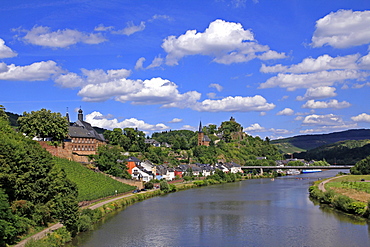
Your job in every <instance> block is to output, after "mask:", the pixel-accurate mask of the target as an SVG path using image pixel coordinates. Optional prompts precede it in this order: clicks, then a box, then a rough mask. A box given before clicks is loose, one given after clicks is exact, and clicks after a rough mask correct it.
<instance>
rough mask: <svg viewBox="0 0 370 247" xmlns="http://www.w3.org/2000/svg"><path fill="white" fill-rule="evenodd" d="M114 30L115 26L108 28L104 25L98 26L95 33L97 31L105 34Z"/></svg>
mask: <svg viewBox="0 0 370 247" xmlns="http://www.w3.org/2000/svg"><path fill="white" fill-rule="evenodd" d="M113 29H114V27H113V26H109V27H106V26H104V25H103V24H99V25H98V26H96V27H95V28H94V31H97V32H105V31H110V30H113Z"/></svg>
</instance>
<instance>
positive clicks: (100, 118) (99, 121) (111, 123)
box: [86, 111, 169, 131]
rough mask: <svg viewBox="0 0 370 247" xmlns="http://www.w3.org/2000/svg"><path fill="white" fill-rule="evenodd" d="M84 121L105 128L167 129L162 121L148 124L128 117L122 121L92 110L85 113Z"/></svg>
mask: <svg viewBox="0 0 370 247" xmlns="http://www.w3.org/2000/svg"><path fill="white" fill-rule="evenodd" d="M86 122H89V123H90V124H91V125H92V126H96V127H100V128H106V129H114V128H121V129H124V128H138V129H139V130H144V131H161V130H166V129H169V127H168V126H166V125H165V124H163V123H158V124H148V123H145V122H144V121H143V120H138V119H136V118H129V119H125V120H123V121H118V119H116V118H113V119H107V118H106V117H105V116H104V115H103V114H102V113H100V112H97V111H94V112H92V113H90V114H87V115H86Z"/></svg>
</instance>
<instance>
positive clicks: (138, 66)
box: [135, 57, 146, 70]
mask: <svg viewBox="0 0 370 247" xmlns="http://www.w3.org/2000/svg"><path fill="white" fill-rule="evenodd" d="M145 60H146V59H145V57H141V58H139V59H138V60H137V61H136V64H135V69H136V70H141V69H144V67H143V64H144V62H145Z"/></svg>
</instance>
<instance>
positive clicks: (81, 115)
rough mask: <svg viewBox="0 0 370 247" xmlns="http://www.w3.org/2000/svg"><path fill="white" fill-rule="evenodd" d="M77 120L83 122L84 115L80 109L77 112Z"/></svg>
mask: <svg viewBox="0 0 370 247" xmlns="http://www.w3.org/2000/svg"><path fill="white" fill-rule="evenodd" d="M78 120H80V121H84V115H83V114H82V109H81V107H80V109H79V110H78Z"/></svg>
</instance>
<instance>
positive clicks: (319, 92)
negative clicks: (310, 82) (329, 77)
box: [297, 86, 337, 101]
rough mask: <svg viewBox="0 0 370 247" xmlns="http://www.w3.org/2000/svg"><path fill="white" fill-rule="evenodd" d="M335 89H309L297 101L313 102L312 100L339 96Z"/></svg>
mask: <svg viewBox="0 0 370 247" xmlns="http://www.w3.org/2000/svg"><path fill="white" fill-rule="evenodd" d="M335 90H336V88H335V87H328V86H326V87H316V88H308V89H307V90H306V93H305V95H304V96H303V97H302V96H298V97H297V100H300V101H302V100H311V99H324V98H330V97H335V96H337V93H335Z"/></svg>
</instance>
